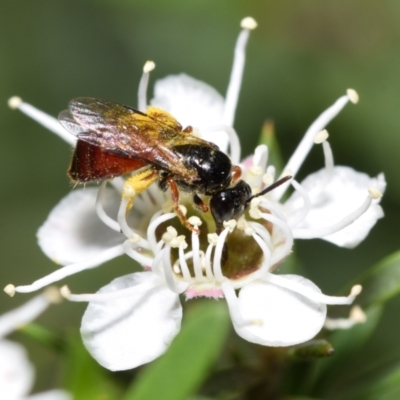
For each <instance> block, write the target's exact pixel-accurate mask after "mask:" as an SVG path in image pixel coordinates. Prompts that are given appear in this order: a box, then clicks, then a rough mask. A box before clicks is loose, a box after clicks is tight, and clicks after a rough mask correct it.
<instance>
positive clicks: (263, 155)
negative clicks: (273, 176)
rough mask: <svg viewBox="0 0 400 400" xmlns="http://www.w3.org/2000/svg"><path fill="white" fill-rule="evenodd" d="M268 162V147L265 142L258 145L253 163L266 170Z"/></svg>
mask: <svg viewBox="0 0 400 400" xmlns="http://www.w3.org/2000/svg"><path fill="white" fill-rule="evenodd" d="M267 162H268V147H267V146H266V145H265V144H261V145H260V146H257V147H256V149H255V151H254V156H253V165H256V166H258V167H260V168H261V171H265V168H266V167H267Z"/></svg>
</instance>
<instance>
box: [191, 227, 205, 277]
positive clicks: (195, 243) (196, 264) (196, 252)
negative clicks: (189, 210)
mask: <svg viewBox="0 0 400 400" xmlns="http://www.w3.org/2000/svg"><path fill="white" fill-rule="evenodd" d="M192 251H193V269H194V275H195V277H196V279H198V280H202V279H203V271H202V270H201V265H200V241H199V235H197V234H196V233H194V232H192Z"/></svg>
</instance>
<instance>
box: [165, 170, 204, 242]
mask: <svg viewBox="0 0 400 400" xmlns="http://www.w3.org/2000/svg"><path fill="white" fill-rule="evenodd" d="M166 182H167V183H168V185H169V187H170V188H171V198H172V204H173V206H174V210H175V212H176V214H177V215H178V217H179V219H180V220H181V223H182V225H183V226H185V228H187V229H189V230H190V231H192V232H194V233H197V234H199V233H200V230H199V229H198V228H197V227H195V226H193V225H190V224H189V221H188V220H187V218H186V216H185V215H184V214H183V212H182V210H181V208H180V207H179V189H178V186H177V185H176V182H175V180H174V178H172V177H168V178H166Z"/></svg>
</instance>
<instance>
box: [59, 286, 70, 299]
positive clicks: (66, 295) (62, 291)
mask: <svg viewBox="0 0 400 400" xmlns="http://www.w3.org/2000/svg"><path fill="white" fill-rule="evenodd" d="M60 294H61V296H62V297H64V298H65V299H68V298H69V296H70V295H71V291H70V290H69V287H68V286H67V285H65V286H63V287H62V288H61V289H60Z"/></svg>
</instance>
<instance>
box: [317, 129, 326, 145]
mask: <svg viewBox="0 0 400 400" xmlns="http://www.w3.org/2000/svg"><path fill="white" fill-rule="evenodd" d="M328 137H329V133H328V131H327V130H326V129H324V130H322V131H320V132H318V133H317V134H316V135H315V138H314V143H315V144H321V143H323V142H325V140H326V139H328Z"/></svg>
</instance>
